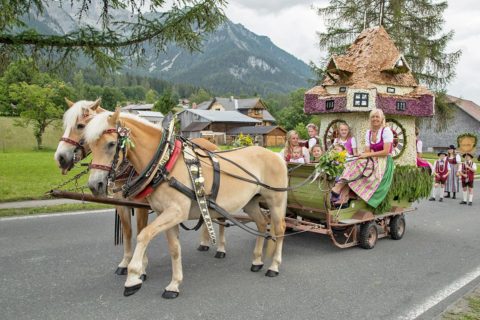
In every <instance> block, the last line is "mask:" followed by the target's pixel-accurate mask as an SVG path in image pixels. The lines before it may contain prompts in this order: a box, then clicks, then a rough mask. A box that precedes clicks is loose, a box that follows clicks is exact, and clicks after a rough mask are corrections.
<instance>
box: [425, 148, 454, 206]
mask: <svg viewBox="0 0 480 320" xmlns="http://www.w3.org/2000/svg"><path fill="white" fill-rule="evenodd" d="M437 155H438V160H436V161H435V163H434V164H433V170H434V171H433V173H434V175H435V185H434V186H433V188H432V197H431V198H430V199H429V200H430V201H435V200H436V193H437V192H436V191H437V189H438V187H440V200H439V201H440V202H442V201H443V195H444V193H445V182H446V181H447V178H448V175H449V173H450V163H448V161H447V152H445V151H440V152H439V153H438V154H437Z"/></svg>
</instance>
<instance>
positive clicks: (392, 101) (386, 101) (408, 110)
mask: <svg viewBox="0 0 480 320" xmlns="http://www.w3.org/2000/svg"><path fill="white" fill-rule="evenodd" d="M398 102H400V103H405V104H404V105H403V106H401V107H400V108H399V106H398V105H397V103H398ZM377 108H379V109H382V110H383V112H384V113H386V114H398V115H402V114H408V115H410V116H415V117H429V116H433V115H434V96H433V95H430V94H423V95H421V96H419V97H418V98H413V97H408V96H405V97H402V96H398V95H388V94H378V95H377Z"/></svg>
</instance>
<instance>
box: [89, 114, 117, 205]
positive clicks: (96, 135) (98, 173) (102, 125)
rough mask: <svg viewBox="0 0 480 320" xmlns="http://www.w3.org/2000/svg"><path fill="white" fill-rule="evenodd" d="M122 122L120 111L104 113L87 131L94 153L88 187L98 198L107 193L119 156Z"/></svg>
mask: <svg viewBox="0 0 480 320" xmlns="http://www.w3.org/2000/svg"><path fill="white" fill-rule="evenodd" d="M119 120H120V109H118V108H117V110H116V111H115V113H111V112H104V113H103V114H100V115H98V116H96V117H94V118H93V119H92V121H90V122H89V124H88V125H87V127H86V129H85V141H86V143H87V144H88V145H89V146H90V150H91V152H92V164H91V165H90V177H89V179H88V187H89V188H90V190H91V191H92V193H93V194H94V195H96V196H103V195H106V193H107V186H108V178H109V175H110V173H111V171H112V170H115V169H116V168H113V169H112V165H113V162H114V158H115V157H116V156H118V151H119V150H118V148H117V144H118V143H119V139H118V132H117V122H118V121H119Z"/></svg>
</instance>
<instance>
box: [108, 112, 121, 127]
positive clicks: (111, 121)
mask: <svg viewBox="0 0 480 320" xmlns="http://www.w3.org/2000/svg"><path fill="white" fill-rule="evenodd" d="M119 119H120V108H117V109H115V112H114V113H113V114H112V115H111V116H110V117H108V123H109V124H111V125H112V126H116V125H117V122H118V120H119Z"/></svg>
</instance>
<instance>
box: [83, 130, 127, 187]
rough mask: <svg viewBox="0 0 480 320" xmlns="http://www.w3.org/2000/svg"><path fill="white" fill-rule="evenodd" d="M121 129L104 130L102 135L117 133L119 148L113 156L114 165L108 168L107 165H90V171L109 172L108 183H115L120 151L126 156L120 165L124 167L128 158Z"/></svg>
mask: <svg viewBox="0 0 480 320" xmlns="http://www.w3.org/2000/svg"><path fill="white" fill-rule="evenodd" d="M119 129H121V127H119V128H111V129H107V130H104V131H103V132H102V135H104V134H108V133H116V134H117V147H116V149H115V154H114V156H113V160H112V164H111V165H109V166H106V165H103V164H96V163H90V165H89V168H90V169H98V170H102V171H107V172H108V175H107V181H108V182H109V183H110V182H113V181H115V178H116V168H117V163H118V158H119V157H120V151H122V152H123V155H124V156H123V159H122V162H121V163H120V165H122V164H123V163H124V162H125V161H126V158H127V157H126V156H125V155H126V149H127V146H126V144H123V143H122V141H121V140H122V139H123V138H124V137H125V136H122V135H121V134H120V133H119Z"/></svg>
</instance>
